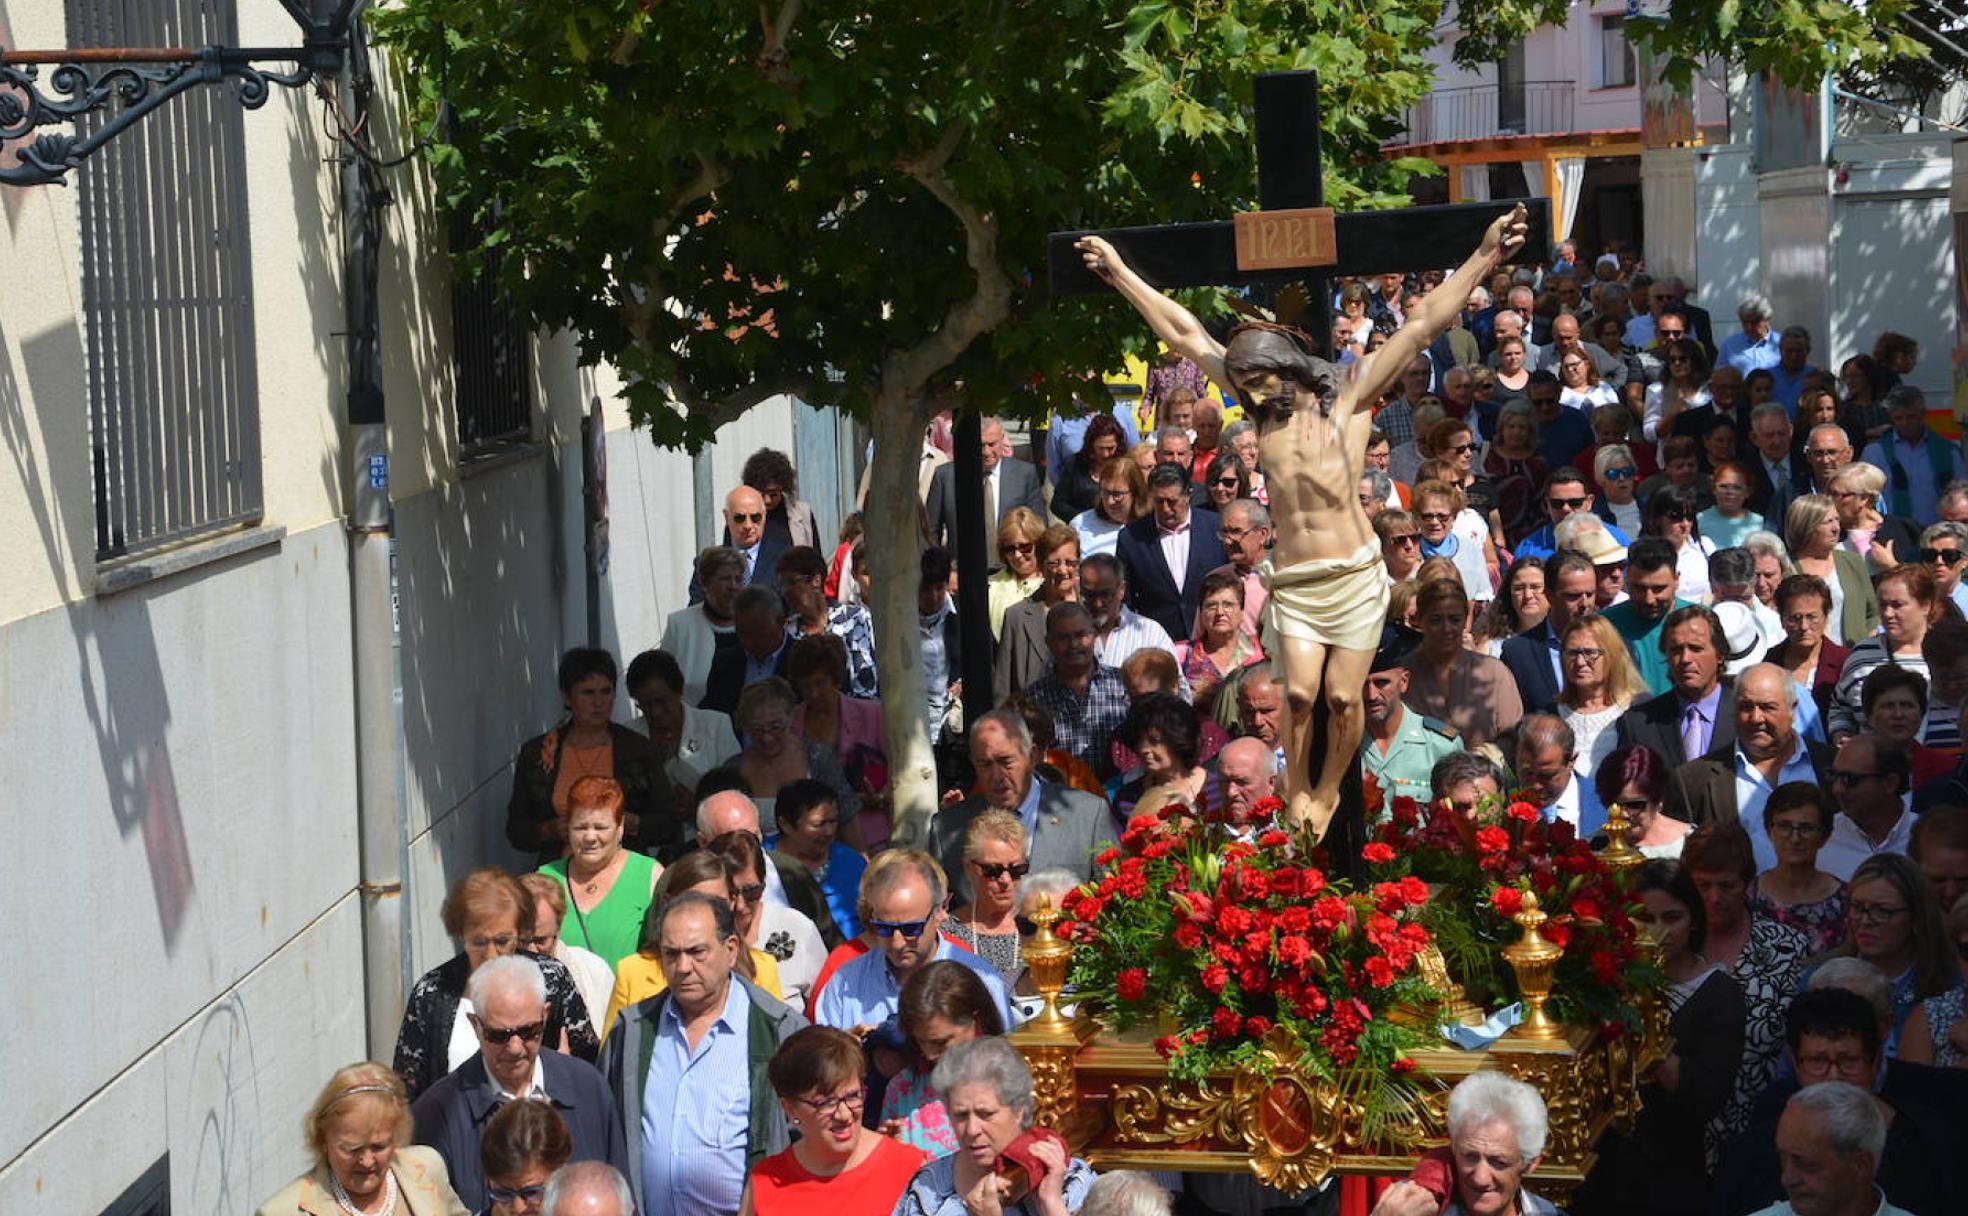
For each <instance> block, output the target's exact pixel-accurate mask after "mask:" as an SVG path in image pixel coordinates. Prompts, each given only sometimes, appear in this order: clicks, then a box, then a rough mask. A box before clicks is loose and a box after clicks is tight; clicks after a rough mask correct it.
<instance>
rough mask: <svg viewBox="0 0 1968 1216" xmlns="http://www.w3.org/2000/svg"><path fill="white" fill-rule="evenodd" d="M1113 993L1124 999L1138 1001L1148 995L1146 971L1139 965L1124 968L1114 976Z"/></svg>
mask: <svg viewBox="0 0 1968 1216" xmlns="http://www.w3.org/2000/svg"><path fill="white" fill-rule="evenodd" d="M1114 994H1115V995H1116V996H1118V997H1120V998H1121V999H1122V1000H1124V1001H1138V1000H1140V999H1141V998H1142V997H1144V996H1147V995H1148V972H1147V971H1146V970H1145V969H1143V968H1141V967H1127V968H1124V969H1123V970H1122V971H1121V972H1120V974H1118V975H1116V976H1115V977H1114Z"/></svg>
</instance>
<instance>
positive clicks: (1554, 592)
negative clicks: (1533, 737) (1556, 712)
mask: <svg viewBox="0 0 1968 1216" xmlns="http://www.w3.org/2000/svg"><path fill="white" fill-rule="evenodd" d="M1544 586H1545V590H1546V592H1547V594H1548V595H1549V597H1550V601H1551V610H1550V611H1549V612H1548V613H1547V614H1546V615H1545V618H1544V619H1543V620H1542V621H1539V622H1538V623H1537V624H1535V625H1533V626H1531V627H1530V628H1529V629H1526V630H1525V631H1524V632H1522V633H1520V634H1517V635H1516V636H1515V637H1508V638H1505V639H1504V640H1503V651H1502V653H1501V654H1500V655H1499V656H1498V657H1499V658H1501V659H1502V660H1503V665H1504V666H1505V667H1508V668H1509V669H1510V674H1511V676H1512V677H1513V678H1514V679H1515V680H1516V681H1517V696H1518V699H1519V700H1521V701H1523V703H1524V707H1525V708H1526V709H1537V710H1543V709H1550V708H1551V707H1552V706H1554V705H1556V704H1557V703H1558V693H1559V691H1560V690H1561V689H1563V688H1564V686H1565V672H1564V665H1563V662H1562V660H1561V659H1560V657H1559V642H1560V641H1561V640H1562V639H1563V637H1564V632H1565V629H1566V628H1567V627H1568V626H1570V625H1571V623H1572V621H1573V620H1574V619H1576V618H1578V617H1582V616H1590V615H1591V614H1592V613H1593V612H1594V611H1596V610H1597V608H1598V589H1599V574H1598V571H1597V570H1595V569H1594V568H1593V565H1592V559H1591V558H1589V557H1586V556H1585V555H1584V554H1582V553H1578V552H1575V551H1572V550H1564V551H1561V552H1558V553H1554V554H1552V555H1551V556H1550V557H1549V558H1547V559H1545V564H1544Z"/></svg>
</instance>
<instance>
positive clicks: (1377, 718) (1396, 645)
mask: <svg viewBox="0 0 1968 1216" xmlns="http://www.w3.org/2000/svg"><path fill="white" fill-rule="evenodd" d="M1420 640H1421V639H1420V637H1419V635H1417V634H1416V633H1415V632H1414V631H1413V630H1412V629H1405V628H1403V627H1401V626H1399V625H1389V626H1387V627H1386V628H1385V629H1384V630H1382V631H1381V635H1380V649H1379V650H1378V651H1377V652H1375V654H1374V659H1373V669H1372V670H1371V671H1369V672H1368V673H1367V684H1366V688H1365V690H1364V691H1363V692H1362V694H1361V699H1362V700H1363V701H1365V702H1366V708H1367V725H1366V731H1365V734H1364V735H1363V736H1362V738H1361V740H1360V768H1361V771H1362V772H1363V773H1365V775H1367V776H1369V777H1372V778H1373V779H1374V780H1375V781H1376V782H1378V783H1379V785H1380V789H1381V792H1382V793H1383V794H1385V795H1386V796H1387V801H1386V803H1384V804H1383V810H1384V809H1386V807H1391V806H1392V805H1393V799H1395V798H1413V799H1414V800H1416V801H1417V802H1426V801H1428V775H1429V774H1430V773H1431V772H1433V771H1434V769H1435V764H1436V762H1437V761H1439V760H1440V759H1441V758H1442V757H1443V756H1446V755H1448V754H1449V753H1450V752H1453V751H1458V750H1460V749H1461V747H1462V742H1461V739H1460V738H1459V736H1458V735H1457V733H1456V729H1455V727H1453V726H1450V725H1449V724H1447V723H1446V722H1439V721H1437V720H1436V719H1434V718H1429V717H1424V716H1422V715H1421V714H1418V713H1416V712H1414V711H1413V710H1411V709H1409V708H1408V707H1407V706H1406V705H1404V704H1402V703H1401V697H1402V694H1404V693H1406V692H1407V691H1408V669H1407V667H1406V666H1405V664H1404V663H1403V660H1404V659H1406V657H1407V655H1408V652H1409V651H1411V650H1413V649H1414V648H1415V645H1416V643H1418V642H1419V641H1420Z"/></svg>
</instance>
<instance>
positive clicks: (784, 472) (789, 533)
mask: <svg viewBox="0 0 1968 1216" xmlns="http://www.w3.org/2000/svg"><path fill="white" fill-rule="evenodd" d="M738 480H739V481H742V482H744V483H745V484H746V485H748V486H750V487H752V489H754V490H757V491H758V492H759V497H760V498H763V499H764V500H765V535H766V537H767V539H776V540H778V541H779V543H780V544H781V545H783V546H784V547H786V548H788V549H792V548H798V547H799V546H802V545H805V546H807V547H809V548H811V547H815V546H817V545H818V544H819V543H820V540H819V538H820V533H819V531H818V530H817V529H816V528H815V527H814V524H813V508H812V507H810V506H808V505H807V504H806V503H803V502H801V501H800V499H799V474H798V473H796V472H794V471H793V462H792V460H791V459H789V458H788V457H787V455H786V454H785V453H784V452H778V451H774V450H773V449H771V448H760V449H759V450H758V451H756V452H753V453H752V454H751V455H750V456H747V457H746V458H745V467H744V468H742V469H740V470H739V472H738ZM726 539H727V543H728V541H729V538H728V537H727V538H726Z"/></svg>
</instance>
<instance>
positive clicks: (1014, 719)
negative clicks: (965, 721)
mask: <svg viewBox="0 0 1968 1216" xmlns="http://www.w3.org/2000/svg"><path fill="white" fill-rule="evenodd" d="M986 722H993V723H996V724H997V727H998V729H999V730H1002V731H1003V732H1004V733H1005V737H1006V738H1008V739H1010V740H1011V741H1012V742H1013V743H1015V744H1017V745H1018V750H1019V751H1021V752H1024V753H1025V754H1026V755H1028V756H1029V755H1031V754H1032V728H1031V727H1029V726H1027V725H1025V715H1024V714H1021V713H1019V712H1018V711H1017V710H1015V709H994V710H992V711H991V712H989V713H985V714H979V715H977V721H976V722H975V723H973V724H972V725H971V728H970V729H971V731H972V733H975V732H976V730H977V728H978V727H980V726H982V725H984V724H985V723H986Z"/></svg>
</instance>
